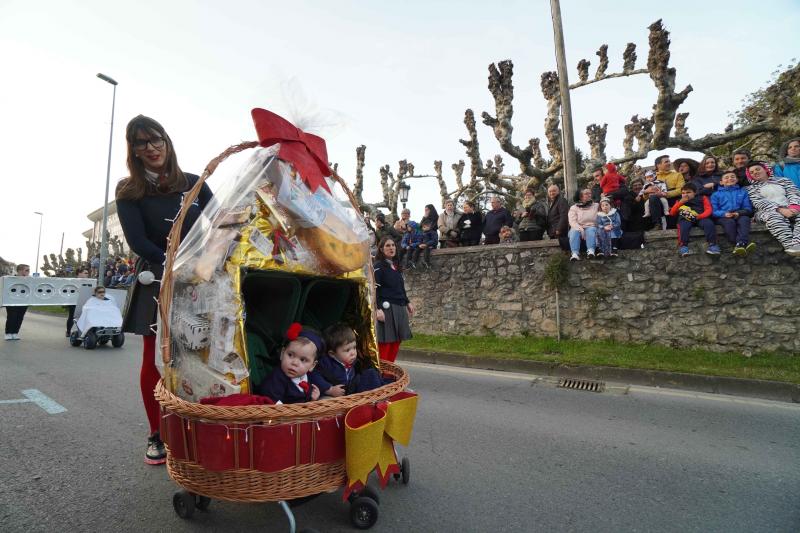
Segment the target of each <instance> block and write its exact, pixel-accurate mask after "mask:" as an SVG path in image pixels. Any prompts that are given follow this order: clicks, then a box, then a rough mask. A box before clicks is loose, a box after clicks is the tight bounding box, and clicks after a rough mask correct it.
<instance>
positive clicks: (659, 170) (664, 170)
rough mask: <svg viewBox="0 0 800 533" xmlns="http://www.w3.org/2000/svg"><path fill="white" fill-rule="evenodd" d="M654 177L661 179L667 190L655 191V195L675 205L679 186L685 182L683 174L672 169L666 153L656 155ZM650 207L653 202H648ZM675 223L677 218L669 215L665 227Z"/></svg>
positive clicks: (670, 204)
mask: <svg viewBox="0 0 800 533" xmlns="http://www.w3.org/2000/svg"><path fill="white" fill-rule="evenodd" d="M655 163H656V165H655V166H656V179H658V180H661V181H663V182H664V183H666V184H667V192H666V193H661V192H659V193H655V195H656V196H657V197H659V198H661V197H664V198H666V199H667V203H668V204H669V206H670V207H672V206H673V205H675V203H676V202H677V201H678V200H679V199H680V197H681V188H682V187H683V185H684V184H685V183H686V182H685V181H684V180H683V174H681V173H680V172H678V171H676V170H673V168H672V162H671V161H670V159H669V156H668V155H660V156H658V157H656V162H655ZM650 197H651V198H652V197H653V195H652V194H651V195H650ZM650 206H651V209H652V206H653V204H650ZM676 225H677V219H676V218H675V217H670V218H669V219H668V220H667V227H670V228H674V227H676Z"/></svg>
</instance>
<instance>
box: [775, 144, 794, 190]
mask: <svg viewBox="0 0 800 533" xmlns="http://www.w3.org/2000/svg"><path fill="white" fill-rule="evenodd" d="M780 155H781V158H782V159H781V161H778V162H777V163H776V164H775V166H774V167H773V169H772V171H773V173H774V175H775V176H776V177H779V178H787V179H788V180H790V181H791V182H792V183H794V186H795V187H797V188H799V189H800V137H795V138H794V139H789V140H788V141H786V142H785V143H783V146H781V150H780Z"/></svg>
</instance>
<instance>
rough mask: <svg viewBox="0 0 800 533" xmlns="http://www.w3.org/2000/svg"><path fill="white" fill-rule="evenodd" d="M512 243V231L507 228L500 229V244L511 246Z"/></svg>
mask: <svg viewBox="0 0 800 533" xmlns="http://www.w3.org/2000/svg"><path fill="white" fill-rule="evenodd" d="M513 242H514V230H513V229H511V228H509V227H508V226H503V227H502V228H500V244H512V243H513Z"/></svg>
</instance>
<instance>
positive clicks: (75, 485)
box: [0, 313, 800, 532]
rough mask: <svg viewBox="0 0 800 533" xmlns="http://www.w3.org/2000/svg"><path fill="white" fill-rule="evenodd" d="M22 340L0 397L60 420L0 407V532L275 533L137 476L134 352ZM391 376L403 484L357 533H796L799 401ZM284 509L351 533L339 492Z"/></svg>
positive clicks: (161, 475) (156, 475) (263, 523)
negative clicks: (414, 405)
mask: <svg viewBox="0 0 800 533" xmlns="http://www.w3.org/2000/svg"><path fill="white" fill-rule="evenodd" d="M4 314H5V313H0V320H4V318H5V316H4ZM21 335H22V338H23V340H21V341H18V342H12V341H0V401H2V400H13V399H23V398H24V396H23V394H22V391H23V390H28V389H38V390H40V391H41V392H42V393H44V394H45V395H47V396H48V397H50V398H52V399H53V400H54V401H56V402H58V404H60V405H62V406H63V407H64V408H66V409H67V410H66V411H65V412H62V413H56V414H48V413H47V412H46V411H45V410H44V409H43V408H42V407H40V406H39V405H37V404H35V403H32V402H25V403H0V531H2V532H18V531H20V532H21V531H56V530H57V531H137V532H139V531H142V532H145V531H170V532H172V531H178V532H180V531H254V530H256V529H258V530H262V531H285V530H286V522H285V519H284V518H283V516H282V513H281V511H280V510H279V509H278V507H277V506H276V505H274V504H272V505H270V504H237V503H226V502H217V501H214V502H212V504H211V508H210V510H209V512H207V513H200V512H198V513H196V514H195V516H194V518H193V520H192V521H191V522H186V521H183V520H181V519H180V518H178V517H177V516H176V515H175V513H174V512H173V510H172V504H171V498H172V494H173V493H174V492H175V490H176V486H175V484H174V483H173V482H172V481H171V480H170V479H169V478H168V477H167V475H166V471H165V470H164V469H163V467H151V466H147V465H145V464H144V463H143V462H142V456H143V453H144V444H145V440H146V433H147V429H146V424H145V417H144V412H143V409H142V407H141V399H140V395H139V391H138V365H139V358H140V353H141V343H140V341H139V339H138V338H136V337H128V338H127V340H126V344H125V346H123V347H122V348H120V349H114V348H111V347H110V346H109V347H103V348H99V349H97V350H94V351H87V350H84V349H83V348H71V347H70V346H69V345H68V343H67V339H65V338H64V336H63V335H64V334H63V319H61V318H57V317H52V316H46V315H38V314H32V313H29V314H28V315H27V316H26V318H25V323H24V324H23V328H22V331H21ZM406 366H407V368H408V369H409V371H410V373H411V380H412V385H411V386H412V388H414V389H415V390H417V391H418V392H419V393H420V395H421V402H420V406H419V412H418V414H417V423H416V427H415V431H414V437H413V440H412V443H411V445H410V447H409V448H408V449H407V450H402V453H403V454H404V455H406V456H408V457H409V458H410V460H411V462H412V476H411V477H412V479H411V483H410V484H409V485H407V486H403V485H400V484H397V483H394V482H390V484H389V486H388V487H387V489H386V490H384V491H382V492H381V507H380V513H381V515H380V519H379V521H378V524H377V525H376V526H375V527H374V528H373V529H372V531H376V532H384V531H392V532H394V531H397V532H417V531H419V532H428V531H435V532H439V531H444V532H449V531H480V532H483V531H643V532H644V531H646V532H650V531H676V532H677V531H681V532H683V531H698V532H701V531H702V532H708V531H726V532H729V531H746V532H759V531H765V532H766V531H769V532H776V531H778V532H781V531H786V532H790V531H791V532H797V531H800V446H799V445H798V443H800V424H798V422H800V406H799V405H796V404H789V403H780V402H771V401H767V400H759V399H752V398H740V397H729V396H723V395H709V394H703V393H694V392H687V391H677V390H669V389H654V388H648V387H641V386H635V387H630V388H623V387H619V388H617V387H613V386H612V387H610V389H609V390H608V391H607V392H605V393H602V394H596V393H590V392H582V391H572V390H564V389H557V388H555V387H554V386H553V385H551V384H550V383H548V382H547V381H546V380H539V379H536V378H535V377H532V376H530V375H524V374H514V373H503V372H493V371H484V370H477V369H465V368H455V367H448V366H441V365H438V366H437V365H426V364H422V363H410V362H409V363H406ZM295 512H296V516H297V520H298V522H299V524H300V526H301V527H315V528H316V529H318V530H319V531H323V532H326V531H331V532H339V531H352V529H351V527H350V524H349V520H348V516H347V506H345V505H343V504H342V503H341V493H334V494H326V495H322V496H320V497H318V498H316V499H314V500H312V501H311V502H309V503H307V504H305V505H302V506H300V507H297V508H296V509H295Z"/></svg>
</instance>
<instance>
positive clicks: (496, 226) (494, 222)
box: [483, 196, 514, 244]
mask: <svg viewBox="0 0 800 533" xmlns="http://www.w3.org/2000/svg"><path fill="white" fill-rule="evenodd" d="M491 203H492V209H491V210H490V211H489V212H488V213H486V217H485V218H484V221H483V234H484V236H485V237H486V238H485V239H484V240H483V244H499V243H500V228H502V227H503V226H508V227H509V228H510V227H511V226H513V225H514V217H512V216H511V213H509V211H508V209H506V208H505V207H503V206H502V205H501V203H500V197H498V196H495V197H494V198H492V201H491Z"/></svg>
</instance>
